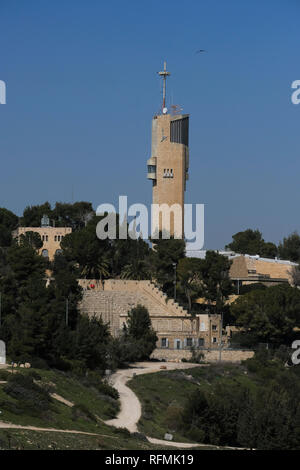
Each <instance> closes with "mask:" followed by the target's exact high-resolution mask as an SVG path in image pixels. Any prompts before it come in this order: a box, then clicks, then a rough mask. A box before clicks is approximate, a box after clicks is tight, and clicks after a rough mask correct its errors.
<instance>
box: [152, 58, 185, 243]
mask: <svg viewBox="0 0 300 470" xmlns="http://www.w3.org/2000/svg"><path fill="white" fill-rule="evenodd" d="M159 75H160V76H161V77H162V78H163V102H162V112H161V114H158V115H156V116H154V118H153V120H152V149H151V157H150V158H149V160H148V161H147V165H148V179H150V180H152V185H153V186H152V231H153V229H154V230H156V231H157V232H158V231H161V232H165V233H166V232H168V233H170V234H171V235H172V236H174V237H175V238H182V237H184V192H185V189H186V181H187V180H188V168H189V147H188V145H189V115H188V114H173V115H172V114H169V112H168V109H167V108H166V79H167V77H168V76H169V75H170V73H169V72H167V70H166V63H164V70H163V71H162V72H159ZM157 205H159V206H157Z"/></svg>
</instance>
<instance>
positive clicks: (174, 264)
mask: <svg viewBox="0 0 300 470" xmlns="http://www.w3.org/2000/svg"><path fill="white" fill-rule="evenodd" d="M176 266H177V264H176V263H173V268H174V281H173V282H174V300H176Z"/></svg>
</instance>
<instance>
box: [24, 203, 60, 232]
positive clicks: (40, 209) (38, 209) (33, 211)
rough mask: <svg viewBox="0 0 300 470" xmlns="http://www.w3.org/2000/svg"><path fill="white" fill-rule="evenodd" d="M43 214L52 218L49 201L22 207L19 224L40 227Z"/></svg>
mask: <svg viewBox="0 0 300 470" xmlns="http://www.w3.org/2000/svg"><path fill="white" fill-rule="evenodd" d="M43 215H47V216H48V217H49V219H53V216H52V209H51V204H50V203H49V202H45V203H44V204H40V205H36V206H27V207H26V208H25V209H24V212H23V217H21V218H20V224H21V226H22V227H40V226H41V219H42V217H43Z"/></svg>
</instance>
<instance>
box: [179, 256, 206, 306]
mask: <svg viewBox="0 0 300 470" xmlns="http://www.w3.org/2000/svg"><path fill="white" fill-rule="evenodd" d="M202 264H203V262H202V260H200V259H198V258H182V259H180V260H179V262H178V266H177V279H178V283H177V289H178V294H179V295H180V293H182V294H183V295H184V296H185V298H186V300H187V303H188V309H189V311H191V310H192V301H193V299H194V298H196V297H197V296H199V294H200V273H201V268H202Z"/></svg>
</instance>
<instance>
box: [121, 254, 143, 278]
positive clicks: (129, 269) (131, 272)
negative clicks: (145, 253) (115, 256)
mask: <svg viewBox="0 0 300 470" xmlns="http://www.w3.org/2000/svg"><path fill="white" fill-rule="evenodd" d="M148 277H149V273H148V271H147V269H146V265H145V262H144V260H140V259H135V260H133V261H132V262H131V263H129V264H126V266H124V268H123V269H122V273H121V278H122V279H135V280H137V281H141V280H142V279H147V278H148Z"/></svg>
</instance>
